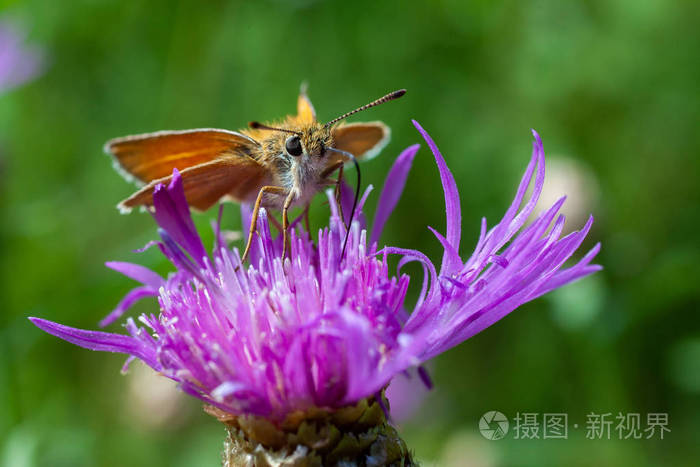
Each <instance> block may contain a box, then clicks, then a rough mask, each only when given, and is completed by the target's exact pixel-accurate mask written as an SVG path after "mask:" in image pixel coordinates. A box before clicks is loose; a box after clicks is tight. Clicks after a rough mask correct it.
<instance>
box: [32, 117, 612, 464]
mask: <svg viewBox="0 0 700 467" xmlns="http://www.w3.org/2000/svg"><path fill="white" fill-rule="evenodd" d="M414 125H415V126H416V128H417V129H418V131H419V132H420V133H421V135H422V136H423V138H424V139H425V141H426V143H427V144H428V146H429V148H430V149H431V151H432V153H433V155H434V157H435V161H436V162H437V166H438V170H439V173H440V178H441V181H442V187H443V190H444V195H445V207H446V221H447V229H446V233H445V235H443V234H441V233H439V232H437V231H436V230H435V229H432V228H430V229H431V231H432V232H433V234H434V235H435V237H436V238H437V240H438V241H439V242H440V244H441V245H442V248H443V255H442V260H441V262H440V264H439V268H437V267H436V266H435V265H434V264H433V263H432V262H431V261H430V260H429V259H428V258H427V256H426V255H424V254H423V253H421V252H420V251H417V250H409V249H403V248H398V247H384V248H381V249H378V247H377V245H378V240H379V238H380V235H381V232H382V229H383V226H384V224H385V223H386V221H387V219H388V217H389V215H390V214H391V212H392V211H393V209H394V207H395V206H396V204H397V202H398V200H399V198H400V196H401V193H402V191H403V188H404V185H405V181H406V178H407V175H408V172H409V170H410V167H411V164H412V161H413V158H414V156H415V154H416V152H417V150H418V145H414V146H411V147H409V148H407V149H406V150H405V151H403V152H402V153H401V155H399V157H398V158H397V160H396V162H395V163H394V166H393V167H392V169H391V172H390V174H389V176H388V177H387V183H385V185H384V188H383V191H382V193H381V196H380V199H379V204H378V207H377V210H376V215H375V219H374V222H373V226H372V229H371V230H370V231H369V233H368V230H367V227H366V225H365V221H364V216H363V215H359V216H358V220H357V221H355V222H354V223H353V225H352V226H351V227H350V232H349V239H348V243H347V251H346V253H345V256H343V255H342V254H341V250H342V245H343V239H344V236H345V226H344V224H343V222H342V221H341V219H340V216H339V215H338V210H337V207H336V205H335V203H334V201H333V199H332V197H331V196H330V195H329V201H330V206H331V216H330V220H329V224H328V226H327V227H325V228H324V229H322V230H320V231H319V233H318V239H317V241H316V242H314V241H313V240H312V239H311V237H310V235H309V233H308V232H306V231H305V230H304V229H303V228H302V227H301V225H299V224H298V223H297V224H296V225H293V227H292V232H291V256H290V259H287V260H284V261H283V260H282V259H281V258H280V255H281V250H282V244H281V238H280V236H279V235H277V236H273V235H272V233H271V230H270V226H269V222H268V219H267V215H266V213H265V212H264V211H262V212H261V215H260V218H259V221H258V225H257V230H258V233H259V235H258V237H257V239H256V242H255V244H254V248H253V250H252V253H251V257H250V258H251V262H250V266H248V267H246V266H245V265H242V264H241V262H240V256H239V253H238V251H237V250H236V249H230V248H228V247H227V246H226V245H225V241H224V238H223V235H222V234H221V231H220V222H219V223H216V224H215V229H216V242H215V246H214V249H213V252H212V254H211V255H209V254H208V253H207V251H206V250H205V247H204V245H203V244H202V241H201V239H200V237H199V235H198V233H197V231H196V230H195V227H194V224H193V222H192V219H191V217H190V213H189V207H188V205H187V202H186V200H185V196H184V191H183V188H182V180H181V178H180V177H179V174H177V172H176V173H175V176H174V177H173V180H172V182H171V184H170V185H169V186H167V187H166V186H160V187H159V188H157V189H156V191H155V194H154V208H155V211H154V214H153V216H154V218H155V220H156V222H157V223H158V225H159V227H160V229H159V233H160V237H161V240H160V241H159V242H154V243H153V244H154V245H157V246H158V247H159V248H160V250H161V251H162V252H163V254H164V255H165V256H166V257H167V258H168V259H169V260H170V261H171V262H172V263H173V264H174V266H175V268H176V272H174V273H172V274H171V275H170V276H169V277H168V278H162V277H161V276H159V275H158V274H156V273H154V272H153V271H150V270H148V269H146V268H144V267H143V266H140V265H136V264H128V263H116V262H115V263H107V266H109V267H111V268H112V269H115V270H117V271H119V272H121V273H123V274H124V275H126V276H128V277H130V278H132V279H134V280H136V281H138V282H140V283H141V284H142V285H141V286H139V287H137V288H135V289H134V290H132V291H131V292H130V293H129V294H127V296H126V297H125V298H124V299H123V300H122V302H121V303H120V304H119V305H118V306H117V308H116V309H115V311H114V312H113V313H112V314H111V315H110V316H108V317H107V318H106V319H105V320H104V321H103V322H102V324H103V325H106V324H109V323H110V322H112V321H114V320H116V319H117V318H119V316H121V314H122V313H123V312H124V311H125V310H126V309H127V308H128V307H129V306H130V305H131V304H132V303H133V302H134V301H136V300H138V299H140V298H142V297H146V296H156V297H157V298H158V302H159V305H160V313H159V314H158V315H155V314H150V315H146V314H144V315H141V316H140V317H139V318H138V321H139V323H140V324H137V322H136V321H134V320H133V319H132V318H128V319H127V320H126V330H127V333H128V334H127V335H122V334H115V333H106V332H99V331H86V330H80V329H75V328H71V327H67V326H64V325H61V324H57V323H53V322H50V321H46V320H43V319H39V318H30V319H31V320H32V322H33V323H34V324H35V325H37V326H38V327H39V328H41V329H43V330H44V331H46V332H48V333H50V334H53V335H55V336H57V337H60V338H62V339H64V340H67V341H69V342H72V343H74V344H77V345H79V346H82V347H85V348H88V349H92V350H102V351H110V352H121V353H125V354H128V355H130V357H129V359H132V358H139V359H141V360H143V361H144V362H145V363H146V364H147V365H149V366H150V367H152V368H153V369H154V370H156V371H158V372H160V373H162V374H163V375H165V376H167V377H168V378H171V379H173V380H175V381H177V382H178V383H179V384H180V387H181V388H182V390H183V391H185V392H187V393H189V394H191V395H193V396H195V397H198V398H200V399H201V400H203V401H204V402H205V403H206V404H207V405H208V406H209V407H210V409H209V412H210V413H213V414H215V415H217V416H218V417H219V418H220V419H221V420H222V421H224V422H226V423H227V425H228V426H229V439H228V443H227V452H226V454H225V462H234V461H236V462H237V461H242V460H246V459H247V461H249V462H253V461H252V460H251V459H254V458H255V456H256V455H263V454H261V452H263V453H264V455H265V456H272V457H269V458H266V459H268V461H270V459H283V458H284V459H289V458H291V457H290V456H294V455H302V456H309V455H315V456H320V457H319V459H321V461H323V462H325V461H329V459H334V460H336V461H337V460H339V459H346V460H353V459H360V458H362V459H365V460H366V461H367V462H369V461H368V459H374V460H377V459H380V460H381V459H383V461H389V460H391V459H393V460H392V462H393V461H397V460H401V459H403V460H404V462H408V463H410V456H409V455H408V453H407V451H406V449H405V445H403V442H402V441H401V440H400V438H398V436H397V435H396V433H395V431H393V429H392V428H391V427H390V426H389V425H388V424H387V423H386V419H385V418H384V416H383V412H382V411H381V410H379V408H382V407H383V405H384V404H385V400H384V398H383V395H382V390H383V388H385V387H386V385H387V384H388V383H389V382H390V381H391V379H392V378H393V377H394V376H396V375H397V374H399V373H402V372H405V371H406V370H407V369H409V368H412V367H416V366H419V365H421V364H422V363H423V362H425V361H427V360H429V359H431V358H432V357H434V356H436V355H438V354H440V353H442V352H444V351H446V350H447V349H449V348H451V347H453V346H455V345H457V344H459V343H461V342H463V341H464V340H466V339H468V338H469V337H471V336H473V335H474V334H476V333H478V332H480V331H482V330H483V329H485V328H487V327H488V326H490V325H491V324H493V323H495V322H496V321H498V320H499V319H501V318H502V317H504V316H505V315H506V314H508V313H510V312H511V311H513V310H514V309H516V308H517V307H518V306H519V305H521V304H523V303H525V302H527V301H530V300H532V299H534V298H536V297H539V296H540V295H542V294H544V293H546V292H548V291H550V290H552V289H555V288H557V287H560V286H562V285H564V284H566V283H568V282H571V281H573V280H575V279H578V278H580V277H583V276H585V275H588V274H591V273H592V272H594V271H597V270H598V269H600V268H599V266H596V265H590V262H591V260H592V259H593V257H594V256H595V255H596V254H597V252H598V250H599V245H596V246H595V247H594V248H593V249H592V250H591V251H590V252H588V253H587V254H586V255H585V256H584V257H583V259H581V260H580V261H579V262H578V263H577V264H575V265H573V266H571V267H568V268H564V267H563V264H564V262H565V261H566V260H567V259H569V258H570V257H571V255H572V254H573V253H574V252H575V251H576V250H577V249H578V248H579V246H580V244H581V242H582V241H583V240H584V238H585V237H586V235H587V233H588V231H589V229H590V227H591V224H592V222H593V219H592V217H591V218H589V220H588V222H586V224H585V225H584V227H583V228H582V229H581V230H580V231H576V232H573V233H571V234H569V235H567V236H565V237H563V238H560V234H561V229H562V226H563V223H564V217H563V216H562V215H559V216H557V212H558V211H559V209H560V208H561V206H562V204H563V202H564V199H563V198H562V199H560V200H559V201H557V202H556V203H554V205H553V206H551V207H550V208H549V209H547V210H545V211H544V212H543V213H541V214H540V215H539V217H537V218H536V219H535V220H534V221H533V222H532V223H530V224H529V225H528V226H527V227H524V228H523V226H524V225H525V222H526V221H527V219H528V217H529V216H530V214H531V213H532V212H533V209H534V208H535V204H536V203H537V199H538V197H539V195H540V193H541V190H542V185H543V182H544V173H545V172H544V162H545V159H544V150H543V148H542V143H541V141H540V137H539V136H538V135H537V133H534V132H533V133H534V138H535V140H534V142H533V151H532V157H531V160H530V163H529V165H528V167H527V169H526V171H525V174H524V176H523V178H522V181H521V182H520V185H519V187H518V189H517V193H516V195H515V199H514V200H513V202H512V204H511V205H510V207H509V208H508V210H507V211H506V213H505V215H504V216H503V218H502V219H501V221H500V222H499V223H498V224H496V225H495V226H494V227H492V228H491V229H487V224H486V220H485V219H482V222H481V233H480V236H479V240H478V241H477V244H476V247H475V248H474V251H473V252H472V254H471V255H470V256H469V257H468V258H467V259H466V260H463V259H462V258H461V257H460V255H459V253H458V252H459V248H460V237H461V211H460V201H459V193H458V190H457V185H456V183H455V180H454V177H453V176H452V174H451V172H450V170H449V169H448V168H447V165H446V164H445V160H444V159H443V157H442V155H441V154H440V152H439V151H438V149H437V147H436V145H435V143H434V142H433V140H432V139H431V138H430V136H429V135H428V134H427V133H426V132H425V131H424V130H423V129H422V128H421V126H420V125H419V124H418V123H417V122H414ZM533 175H534V187H533V190H532V194H531V196H530V198H529V199H528V200H524V198H525V194H526V191H527V189H528V186H529V185H530V184H531V183H532V178H533ZM369 191H370V190H367V191H366V192H365V196H364V197H363V198H362V199H361V200H360V203H359V209H360V211H359V212H360V214H361V212H362V206H363V205H364V202H365V200H366V199H367V196H368V194H369ZM523 202H524V205H523V207H522V208H520V206H521V204H523ZM555 218H556V219H555ZM243 219H244V224H245V223H246V222H250V212H249V211H247V209H245V208H244V209H243ZM244 227H245V226H244ZM246 230H247V229H245V228H244V231H246ZM516 234H517V235H516ZM368 237H369V239H368ZM390 255H398V256H399V260H398V267H397V271H396V273H393V272H392V271H390V267H389V257H390ZM411 261H418V262H419V263H420V264H421V265H422V267H423V270H424V277H423V281H422V286H421V291H420V294H419V297H418V300H417V303H416V305H415V307H414V309H413V310H412V312H411V313H408V312H407V310H406V309H405V305H404V300H405V297H406V291H407V288H408V285H409V277H408V276H407V275H406V274H402V273H401V268H402V267H403V266H404V265H405V264H406V263H408V262H411ZM127 363H128V362H127ZM310 420H311V421H313V427H314V428H313V430H311V431H310V428H309V425H308V423H309V421H310ZM358 427H359V428H358ZM358 430H359V431H358ZM338 433H340V434H338ZM368 433H369V434H368ZM305 440H306V441H305ZM309 440H311V441H309ZM362 440H364V441H362ZM307 441H308V442H307ZM353 443H354V444H353ZM350 445H352V449H351V448H349V447H348V446H350ZM260 446H264V447H265V449H268V451H265V449H262V448H261V447H260ZM261 449H262V451H261ZM269 449H272V451H270V450H269ZM300 450H301V454H299V452H300ZM256 453H257V454H256ZM271 453H273V454H274V455H273V454H271ZM275 455H279V456H282V457H279V458H277V457H274V456H275ZM235 456H243V457H235ZM246 456H247V457H246ZM251 456H253V457H251ZM285 456H286V457H285ZM328 456H330V457H328ZM358 456H359V457H358ZM362 456H364V457H362ZM372 456H374V457H372ZM382 456H383V457H382ZM392 456H393V457H392Z"/></svg>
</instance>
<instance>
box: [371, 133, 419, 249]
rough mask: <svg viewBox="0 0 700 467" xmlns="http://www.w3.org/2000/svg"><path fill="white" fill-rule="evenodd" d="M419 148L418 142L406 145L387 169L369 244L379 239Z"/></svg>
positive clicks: (399, 196) (397, 200) (404, 184)
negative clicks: (389, 168)
mask: <svg viewBox="0 0 700 467" xmlns="http://www.w3.org/2000/svg"><path fill="white" fill-rule="evenodd" d="M419 148H420V145H419V144H414V145H413V146H409V147H407V148H406V149H404V150H403V152H402V153H401V154H399V157H397V158H396V161H394V165H392V166H391V170H389V173H388V174H387V176H386V178H385V181H384V187H383V188H382V194H381V195H379V202H378V203H377V211H376V212H375V214H374V222H373V224H372V235H370V240H369V244H370V245H373V244H375V243H377V242H378V241H379V237H380V236H381V234H382V231H383V230H384V224H386V221H387V219H389V216H390V215H391V213H392V212H393V211H394V208H395V207H396V204H397V203H398V202H399V199H400V198H401V194H402V193H403V189H404V186H406V178H408V172H410V170H411V165H412V164H413V158H414V157H415V156H416V153H417V152H418V149H419Z"/></svg>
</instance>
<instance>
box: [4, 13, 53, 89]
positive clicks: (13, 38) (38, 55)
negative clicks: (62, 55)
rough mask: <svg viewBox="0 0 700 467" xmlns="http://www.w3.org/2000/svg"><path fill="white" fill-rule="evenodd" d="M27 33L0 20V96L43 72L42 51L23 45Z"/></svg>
mask: <svg viewBox="0 0 700 467" xmlns="http://www.w3.org/2000/svg"><path fill="white" fill-rule="evenodd" d="M24 39H25V33H24V31H23V30H21V29H19V28H18V27H16V26H15V25H13V24H11V23H10V22H8V21H7V20H3V19H0V94H2V93H4V92H5V91H7V90H9V89H11V88H13V87H15V86H19V85H20V84H22V83H24V82H26V81H29V80H31V79H32V78H34V77H35V76H36V75H38V74H39V73H40V72H41V69H42V68H43V65H44V57H43V53H42V52H41V50H39V49H36V48H33V47H28V46H25V45H24V44H23V42H24Z"/></svg>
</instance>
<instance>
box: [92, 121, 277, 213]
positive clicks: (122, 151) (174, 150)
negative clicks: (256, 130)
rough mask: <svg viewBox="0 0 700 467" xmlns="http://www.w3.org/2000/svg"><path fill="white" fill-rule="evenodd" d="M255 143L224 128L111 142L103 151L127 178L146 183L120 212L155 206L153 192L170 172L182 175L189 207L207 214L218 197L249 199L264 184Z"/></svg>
mask: <svg viewBox="0 0 700 467" xmlns="http://www.w3.org/2000/svg"><path fill="white" fill-rule="evenodd" d="M258 146H259V143H258V142H256V141H255V140H254V139H252V138H250V137H248V136H246V135H243V134H241V133H237V132H234V131H228V130H217V129H198V130H184V131H161V132H157V133H148V134H143V135H136V136H127V137H125V138H117V139H114V140H111V141H109V142H108V143H107V144H106V145H105V151H106V152H107V153H109V154H111V155H112V156H113V157H114V159H115V162H116V165H117V167H118V168H119V169H121V171H122V173H123V174H124V175H125V176H127V177H133V178H134V179H136V181H137V182H141V183H145V184H146V186H144V187H143V188H142V189H140V190H139V191H137V192H136V193H134V194H133V195H131V196H130V197H129V198H127V199H125V200H124V201H122V202H121V203H119V206H118V207H119V209H120V210H121V211H122V212H128V211H130V210H131V209H132V208H134V207H136V206H150V205H152V204H153V190H154V189H155V187H156V185H158V184H159V183H163V184H168V183H170V180H171V179H172V172H173V169H175V168H177V169H178V170H179V171H180V174H181V176H182V181H183V186H184V188H185V196H186V197H187V200H188V202H189V203H190V205H191V206H192V207H193V208H195V209H198V210H202V211H203V210H206V209H208V208H209V207H211V206H212V205H214V204H215V203H216V202H217V201H219V200H220V199H221V198H222V197H229V198H231V199H233V200H234V201H239V202H240V201H250V199H251V198H253V197H255V195H257V192H258V189H259V188H260V187H261V186H262V184H263V182H264V181H265V179H266V178H267V177H266V171H265V168H264V167H263V166H262V165H261V164H260V163H258V162H257V161H256V160H255V159H253V157H251V154H252V153H253V152H254V151H255V150H256V149H257V147H258Z"/></svg>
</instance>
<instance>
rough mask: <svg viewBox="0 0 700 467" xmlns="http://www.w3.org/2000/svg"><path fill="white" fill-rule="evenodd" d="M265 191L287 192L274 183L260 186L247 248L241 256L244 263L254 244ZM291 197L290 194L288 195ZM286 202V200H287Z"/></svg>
mask: <svg viewBox="0 0 700 467" xmlns="http://www.w3.org/2000/svg"><path fill="white" fill-rule="evenodd" d="M265 193H277V194H286V193H287V190H286V189H284V188H282V187H281V186H272V185H266V186H264V187H262V188H260V191H259V192H258V197H257V199H256V200H255V205H254V206H253V218H252V219H251V220H250V230H249V231H248V241H247V242H246V245H245V250H244V251H243V256H242V257H241V263H244V262H245V260H246V259H248V254H249V253H250V247H251V246H252V245H253V234H254V233H255V229H256V227H257V225H258V214H259V213H260V205H261V204H262V201H263V197H264V196H265ZM287 197H289V196H287ZM285 204H286V200H285ZM286 233H287V232H286V230H285V235H286Z"/></svg>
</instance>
